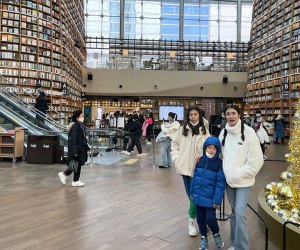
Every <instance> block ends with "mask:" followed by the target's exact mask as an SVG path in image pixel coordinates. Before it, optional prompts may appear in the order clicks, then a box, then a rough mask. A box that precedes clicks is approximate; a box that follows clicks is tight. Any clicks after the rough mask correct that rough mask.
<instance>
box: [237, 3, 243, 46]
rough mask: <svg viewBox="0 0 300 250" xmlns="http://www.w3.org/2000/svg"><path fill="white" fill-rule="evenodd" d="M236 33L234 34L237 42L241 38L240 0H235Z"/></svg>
mask: <svg viewBox="0 0 300 250" xmlns="http://www.w3.org/2000/svg"><path fill="white" fill-rule="evenodd" d="M236 28H237V29H236V30H237V34H236V38H237V39H236V41H237V42H238V43H239V42H241V40H242V34H241V29H242V0H238V1H237V27H236Z"/></svg>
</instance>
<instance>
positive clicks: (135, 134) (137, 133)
mask: <svg viewBox="0 0 300 250" xmlns="http://www.w3.org/2000/svg"><path fill="white" fill-rule="evenodd" d="M128 130H129V132H130V144H129V146H128V148H127V151H124V152H123V153H124V154H126V155H130V154H131V151H132V150H133V148H134V146H136V148H137V150H138V155H137V156H143V150H142V146H141V142H140V137H141V125H140V122H139V116H138V114H136V113H135V114H133V115H132V122H131V123H130V126H129V128H128Z"/></svg>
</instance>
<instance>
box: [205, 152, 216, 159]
mask: <svg viewBox="0 0 300 250" xmlns="http://www.w3.org/2000/svg"><path fill="white" fill-rule="evenodd" d="M205 154H206V156H207V158H213V157H214V155H211V154H210V153H208V152H205Z"/></svg>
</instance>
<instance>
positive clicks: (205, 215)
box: [196, 205, 219, 237]
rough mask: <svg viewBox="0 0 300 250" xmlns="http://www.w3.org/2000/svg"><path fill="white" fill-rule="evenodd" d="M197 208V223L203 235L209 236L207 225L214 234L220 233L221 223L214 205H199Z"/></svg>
mask: <svg viewBox="0 0 300 250" xmlns="http://www.w3.org/2000/svg"><path fill="white" fill-rule="evenodd" d="M196 208H197V223H198V225H199V231H200V233H201V236H205V237H207V226H208V227H209V228H210V230H211V231H212V233H213V235H214V234H217V233H219V225H218V222H217V217H216V210H215V209H213V208H212V207H199V206H197V205H196Z"/></svg>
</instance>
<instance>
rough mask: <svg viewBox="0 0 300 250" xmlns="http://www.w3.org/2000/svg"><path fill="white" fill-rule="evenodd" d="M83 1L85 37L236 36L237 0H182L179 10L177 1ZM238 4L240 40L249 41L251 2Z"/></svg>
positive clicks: (223, 38)
mask: <svg viewBox="0 0 300 250" xmlns="http://www.w3.org/2000/svg"><path fill="white" fill-rule="evenodd" d="M84 1H85V12H86V13H85V16H86V35H87V36H97V37H104V38H119V37H124V38H129V39H141V38H143V39H163V40H164V39H167V40H171V39H172V40H181V39H183V40H192V41H195V40H196V41H233V42H235V41H237V39H238V37H237V34H238V32H237V27H238V25H237V16H238V15H237V9H238V8H237V2H238V0H228V1H209V0H184V1H182V2H183V3H184V4H183V8H182V13H180V12H181V8H180V2H181V1H180V0H84ZM120 1H124V34H120V6H121V4H120ZM241 3H242V15H241V16H242V20H241V41H244V42H248V40H249V37H250V27H251V16H252V1H249V0H246V1H245V0H241ZM181 14H182V27H180V25H181V20H180V15H181ZM180 29H182V34H183V36H182V37H181V38H180V37H179V34H180Z"/></svg>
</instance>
